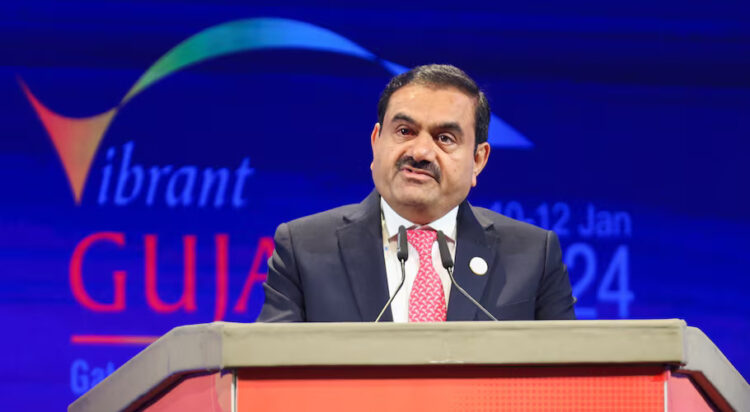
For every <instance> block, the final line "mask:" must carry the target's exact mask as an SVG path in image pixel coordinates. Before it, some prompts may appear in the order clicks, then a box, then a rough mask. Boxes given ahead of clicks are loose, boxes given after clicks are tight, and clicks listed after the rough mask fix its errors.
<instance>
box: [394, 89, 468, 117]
mask: <svg viewBox="0 0 750 412" xmlns="http://www.w3.org/2000/svg"><path fill="white" fill-rule="evenodd" d="M443 92H445V93H443ZM438 100H439V104H438ZM477 104H478V101H477V99H476V98H474V97H472V96H470V95H468V94H467V93H465V92H464V91H462V90H460V89H458V88H456V87H454V86H443V85H433V84H409V85H406V86H404V87H402V88H400V89H398V90H396V91H395V92H394V93H393V95H391V98H390V101H389V102H388V107H387V108H386V113H385V119H384V121H386V122H388V121H393V120H409V121H412V122H415V123H417V122H419V121H421V120H428V119H421V118H420V117H421V116H426V115H429V116H432V115H439V116H441V118H437V119H429V120H431V121H436V122H454V121H456V120H460V117H462V115H465V116H466V117H467V119H466V120H468V121H470V122H471V123H472V124H473V121H474V110H475V109H476V105H477Z"/></svg>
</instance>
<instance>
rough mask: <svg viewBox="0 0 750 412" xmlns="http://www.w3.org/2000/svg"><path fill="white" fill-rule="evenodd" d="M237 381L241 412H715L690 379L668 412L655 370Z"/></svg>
mask: <svg viewBox="0 0 750 412" xmlns="http://www.w3.org/2000/svg"><path fill="white" fill-rule="evenodd" d="M237 377H238V379H237V411H238V412H244V411H255V410H262V411H334V412H335V411H350V410H351V408H352V405H358V406H357V409H358V410H362V411H370V410H371V411H383V410H386V411H415V410H429V411H435V412H440V411H529V412H536V411H540V412H541V411H559V412H564V411H570V412H587V411H592V412H593V411H612V412H620V411H621V412H625V411H628V412H648V411H654V412H657V411H658V412H663V411H665V410H674V411H686V410H694V411H707V412H710V411H712V408H711V406H709V403H708V401H707V400H706V399H704V398H703V396H702V395H701V394H700V392H699V391H698V390H697V389H696V387H695V386H693V384H692V383H691V382H690V381H689V378H678V379H681V382H680V384H679V387H678V388H677V390H676V391H671V392H670V393H671V394H672V395H673V396H675V397H678V399H675V400H673V401H672V402H668V403H669V406H670V407H669V408H667V409H665V404H664V403H665V401H668V397H665V392H664V391H665V387H666V386H667V385H668V384H670V383H671V382H672V381H673V380H675V378H674V377H672V376H671V374H670V373H669V372H668V371H665V369H664V368H661V367H654V366H650V367H607V366H587V367H476V366H442V367H440V366H437V367H412V368H382V367H370V368H280V369H279V368H275V369H264V368H260V369H244V370H240V371H239V372H238V375H237ZM686 385H687V386H686ZM688 395H689V396H688ZM680 399H683V400H684V399H689V400H690V402H688V403H687V404H686V403H685V402H681V401H680ZM689 405H691V407H692V409H686V408H685V407H686V406H689Z"/></svg>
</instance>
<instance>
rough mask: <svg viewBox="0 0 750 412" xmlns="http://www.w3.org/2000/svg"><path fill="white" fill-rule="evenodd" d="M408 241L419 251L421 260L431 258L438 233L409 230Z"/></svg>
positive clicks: (424, 230)
mask: <svg viewBox="0 0 750 412" xmlns="http://www.w3.org/2000/svg"><path fill="white" fill-rule="evenodd" d="M406 239H407V240H408V241H409V243H410V244H411V245H412V246H414V249H417V253H419V258H420V260H422V258H423V257H426V258H431V256H432V244H433V243H435V239H437V232H435V231H434V230H432V229H409V230H407V231H406Z"/></svg>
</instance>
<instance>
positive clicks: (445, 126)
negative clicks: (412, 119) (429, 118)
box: [435, 122, 464, 136]
mask: <svg viewBox="0 0 750 412" xmlns="http://www.w3.org/2000/svg"><path fill="white" fill-rule="evenodd" d="M435 128H436V129H438V130H447V131H449V132H453V133H455V134H457V135H461V136H463V134H464V130H463V129H461V126H459V124H458V123H456V122H445V123H441V124H439V125H437V127H435Z"/></svg>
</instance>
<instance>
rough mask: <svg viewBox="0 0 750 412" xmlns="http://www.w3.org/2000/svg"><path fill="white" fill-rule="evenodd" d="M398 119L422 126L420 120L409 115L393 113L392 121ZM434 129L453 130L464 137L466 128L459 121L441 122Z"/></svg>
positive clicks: (458, 135) (460, 136)
mask: <svg viewBox="0 0 750 412" xmlns="http://www.w3.org/2000/svg"><path fill="white" fill-rule="evenodd" d="M396 120H401V121H404V122H407V123H411V124H413V125H415V126H418V127H421V126H422V125H421V124H420V123H419V122H417V121H416V120H414V119H412V118H411V117H410V116H409V115H406V114H403V113H396V114H395V115H393V118H392V119H391V121H396ZM432 129H433V130H444V131H448V132H452V133H455V134H456V136H457V137H459V138H462V137H463V135H464V130H463V129H462V128H461V126H460V125H459V124H458V123H457V122H445V123H440V124H438V125H437V126H435V127H433V128H432Z"/></svg>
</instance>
